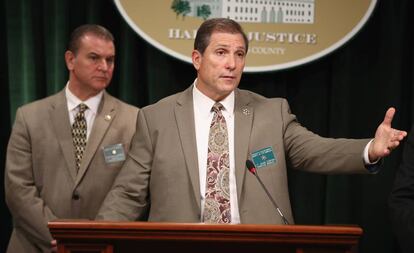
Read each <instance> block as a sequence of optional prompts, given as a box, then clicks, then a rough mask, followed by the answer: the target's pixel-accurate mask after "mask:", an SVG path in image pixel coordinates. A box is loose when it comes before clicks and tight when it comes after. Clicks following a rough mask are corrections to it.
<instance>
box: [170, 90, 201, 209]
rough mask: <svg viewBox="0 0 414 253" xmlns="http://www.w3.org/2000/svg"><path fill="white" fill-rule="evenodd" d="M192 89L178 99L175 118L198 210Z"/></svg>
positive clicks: (197, 169)
mask: <svg viewBox="0 0 414 253" xmlns="http://www.w3.org/2000/svg"><path fill="white" fill-rule="evenodd" d="M192 88H193V86H191V87H190V88H188V89H187V90H185V91H184V92H183V93H182V95H181V96H180V97H179V98H178V100H177V105H176V107H175V118H176V121H177V122H176V123H177V128H178V132H179V135H180V140H181V145H182V148H183V151H184V158H185V163H186V165H187V169H188V174H189V176H190V181H191V183H192V187H193V191H194V196H196V202H197V205H198V208H201V200H200V198H198V197H197V196H199V195H200V178H199V168H198V158H197V157H198V155H197V142H196V136H195V125H194V109H193V108H194V106H193V94H192V92H193V91H192ZM200 210H201V209H200Z"/></svg>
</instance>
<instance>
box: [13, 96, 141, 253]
mask: <svg viewBox="0 0 414 253" xmlns="http://www.w3.org/2000/svg"><path fill="white" fill-rule="evenodd" d="M137 114H138V108H136V107H133V106H130V105H127V104H125V103H123V102H121V101H120V100H118V99H116V98H114V97H112V96H110V95H109V94H107V93H106V92H105V93H104V95H103V97H102V101H101V103H100V106H99V108H98V112H97V115H96V118H95V121H94V124H93V128H92V131H91V134H90V136H89V139H88V142H87V147H86V150H85V153H84V156H83V157H84V158H83V160H82V164H81V168H80V169H79V172H78V173H76V169H75V155H74V147H73V142H72V136H71V126H70V122H69V114H68V109H67V102H66V97H65V93H64V91H61V92H59V93H57V94H55V95H53V96H50V97H48V98H45V99H42V100H39V101H36V102H33V103H30V104H28V105H25V106H23V107H21V108H19V109H18V110H17V113H16V120H15V123H14V126H13V130H12V133H11V136H10V141H9V145H8V148H7V161H6V173H5V191H6V201H7V204H8V206H9V208H10V211H11V213H12V216H13V221H14V229H13V234H12V237H11V239H10V243H9V248H8V252H19V253H22V252H41V251H44V252H47V251H49V250H50V242H51V240H52V238H51V235H50V233H49V230H48V228H47V222H48V221H50V220H53V219H56V218H84V219H94V218H95V216H96V214H97V212H98V210H99V207H100V206H101V203H102V201H103V200H104V198H105V196H106V194H107V192H108V191H109V190H110V188H111V186H112V183H113V181H114V179H115V177H116V175H117V174H118V172H119V170H120V168H121V165H122V164H123V161H119V162H115V163H106V162H105V159H104V154H103V148H104V147H108V146H110V145H113V144H118V143H120V144H122V146H123V149H124V151H125V152H128V150H129V146H130V142H131V139H132V136H133V134H134V133H135V127H136V118H137Z"/></svg>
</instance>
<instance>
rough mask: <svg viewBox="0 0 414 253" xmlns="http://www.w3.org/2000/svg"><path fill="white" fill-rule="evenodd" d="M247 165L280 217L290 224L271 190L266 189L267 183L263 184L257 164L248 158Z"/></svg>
mask: <svg viewBox="0 0 414 253" xmlns="http://www.w3.org/2000/svg"><path fill="white" fill-rule="evenodd" d="M246 167H247V169H248V170H249V171H250V172H251V173H252V174H253V175H255V176H256V178H257V181H259V183H260V185H261V186H262V188H263V190H264V191H265V192H266V194H267V197H268V198H269V199H270V201H271V202H272V204H273V206H274V207H275V208H276V210H277V212H278V213H279V215H280V217H282V220H283V223H285V225H289V222H288V220H287V219H286V218H285V216H284V215H283V213H282V211H280V209H279V206H278V205H277V204H276V201H274V200H273V198H272V196H271V195H270V193H269V191H268V190H267V189H266V187H265V185H264V184H263V182H262V180H261V179H260V177H259V174H258V173H257V169H256V166H255V165H254V163H253V162H252V161H250V160H246Z"/></svg>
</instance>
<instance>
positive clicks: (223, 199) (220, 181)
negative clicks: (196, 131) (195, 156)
mask: <svg viewBox="0 0 414 253" xmlns="http://www.w3.org/2000/svg"><path fill="white" fill-rule="evenodd" d="M223 108H224V107H223V105H222V104H220V103H216V104H215V105H214V106H213V108H212V111H214V116H213V120H212V121H211V125H210V134H209V138H208V155H207V180H206V195H205V202H204V213H203V221H204V222H205V223H230V222H231V213H230V192H229V170H230V169H229V167H230V162H229V140H228V134H227V124H226V119H225V118H224V116H223V114H222V113H221V110H222V109H223Z"/></svg>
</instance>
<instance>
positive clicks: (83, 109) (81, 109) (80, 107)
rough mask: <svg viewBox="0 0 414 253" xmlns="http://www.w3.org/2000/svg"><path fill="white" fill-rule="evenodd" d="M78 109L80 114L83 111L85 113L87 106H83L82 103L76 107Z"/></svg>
mask: <svg viewBox="0 0 414 253" xmlns="http://www.w3.org/2000/svg"><path fill="white" fill-rule="evenodd" d="M78 107H79V112H80V113H83V112H85V111H86V109H88V106H87V105H85V104H84V103H80V104H79V105H78Z"/></svg>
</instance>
